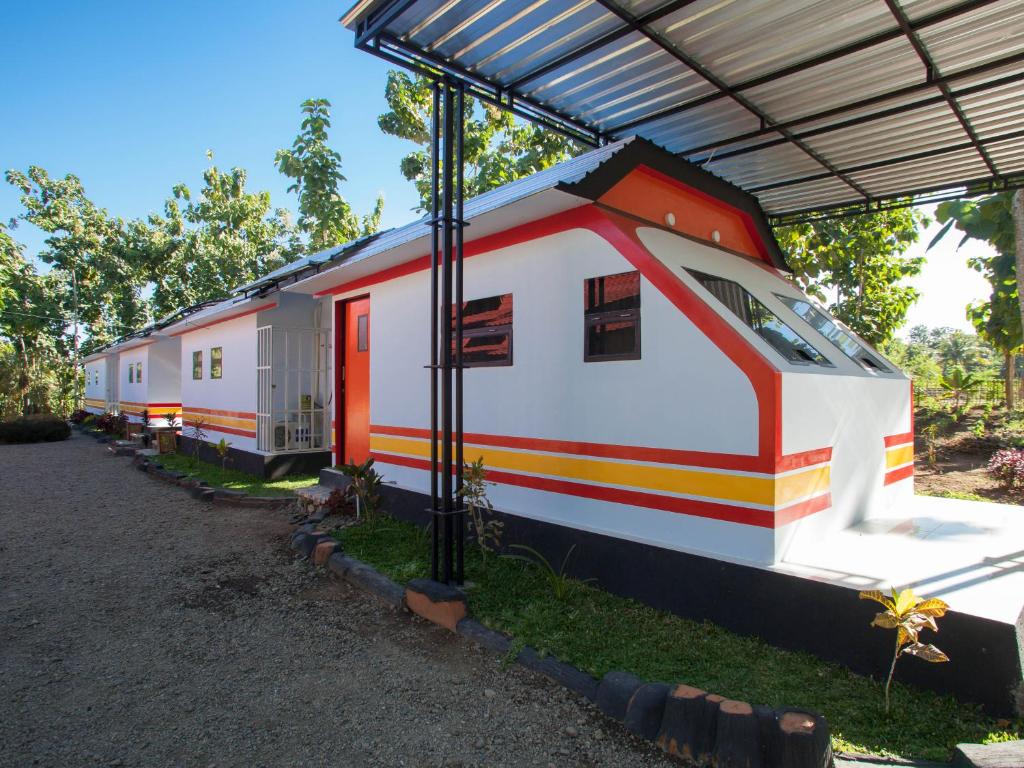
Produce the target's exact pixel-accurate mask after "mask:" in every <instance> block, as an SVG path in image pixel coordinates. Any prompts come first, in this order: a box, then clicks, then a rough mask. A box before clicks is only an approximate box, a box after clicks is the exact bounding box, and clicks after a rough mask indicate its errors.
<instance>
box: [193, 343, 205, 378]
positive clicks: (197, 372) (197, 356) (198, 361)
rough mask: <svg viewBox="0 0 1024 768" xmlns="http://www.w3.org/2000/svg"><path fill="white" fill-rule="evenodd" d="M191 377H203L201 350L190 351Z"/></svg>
mask: <svg viewBox="0 0 1024 768" xmlns="http://www.w3.org/2000/svg"><path fill="white" fill-rule="evenodd" d="M192 378H193V379H201V378H203V351H202V350H198V351H196V352H193V353H192Z"/></svg>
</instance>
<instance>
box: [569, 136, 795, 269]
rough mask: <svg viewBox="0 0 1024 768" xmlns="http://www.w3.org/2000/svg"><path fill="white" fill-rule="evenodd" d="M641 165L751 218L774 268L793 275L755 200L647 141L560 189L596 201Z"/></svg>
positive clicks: (633, 144) (639, 141)
mask: <svg viewBox="0 0 1024 768" xmlns="http://www.w3.org/2000/svg"><path fill="white" fill-rule="evenodd" d="M640 165H646V166H648V167H649V168H653V169H654V170H656V171H658V172H660V173H663V174H665V175H666V176H668V177H669V178H672V179H675V180H676V181H679V182H682V183H683V184H686V185H687V186H690V187H693V188H694V189H698V190H700V191H701V192H705V193H707V194H709V195H711V196H712V197H714V198H717V199H718V200H721V201H722V202H723V203H725V204H726V205H729V206H732V207H733V208H736V209H737V210H739V211H742V212H743V213H745V214H747V215H748V216H750V219H751V221H753V223H754V228H755V229H756V230H757V234H758V235H759V236H760V237H761V240H762V241H763V242H764V244H765V247H766V248H767V249H768V255H769V257H770V258H771V260H772V264H773V265H774V266H775V267H778V268H779V269H784V270H786V271H787V272H792V271H793V270H792V269H791V268H790V266H789V264H787V263H786V256H785V254H784V253H783V252H782V249H781V248H780V247H779V243H778V241H777V240H776V239H775V234H774V233H773V232H772V228H771V226H769V224H768V217H767V216H766V215H765V212H764V211H763V210H762V209H761V205H760V204H759V203H758V202H757V198H756V197H754V196H753V195H751V194H750V193H749V192H744V191H743V190H742V189H740V188H739V187H737V186H736V185H735V184H731V183H730V182H728V181H725V180H724V179H721V178H719V177H718V176H715V175H714V174H713V173H710V172H708V171H705V170H704V169H703V168H700V167H698V166H696V165H694V164H693V163H691V162H689V161H688V160H684V159H683V158H681V157H679V156H678V155H674V154H672V153H671V152H669V151H668V150H666V149H662V148H661V147H659V146H658V145H657V144H655V143H653V142H651V141H648V140H647V139H644V138H640V137H637V138H634V139H633V140H632V141H630V142H629V143H627V144H625V145H624V146H623V147H622V148H621V149H620V150H619V151H618V152H616V153H615V154H614V155H612V156H611V157H609V158H608V159H607V160H605V161H604V162H603V163H601V164H600V165H599V166H597V168H595V169H594V170H593V171H591V172H590V173H589V174H587V175H586V176H585V177H583V178H582V179H580V180H579V181H577V182H575V183H570V184H566V183H564V182H563V183H560V184H559V185H558V189H561V190H563V191H565V192H568V193H570V194H573V195H578V196H580V197H585V198H587V199H589V200H597V199H598V198H600V197H601V196H602V195H603V194H605V193H606V192H607V191H608V190H610V189H611V188H612V187H613V186H615V185H616V184H617V183H619V182H620V181H621V180H622V179H623V178H625V177H626V175H628V174H629V173H630V172H631V171H632V170H634V169H635V168H637V166H640Z"/></svg>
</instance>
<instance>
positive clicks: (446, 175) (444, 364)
mask: <svg viewBox="0 0 1024 768" xmlns="http://www.w3.org/2000/svg"><path fill="white" fill-rule="evenodd" d="M443 95H444V109H443V116H444V138H443V145H444V146H443V150H442V151H443V153H444V154H443V156H442V160H441V178H442V184H441V186H442V189H443V190H444V192H443V195H442V197H443V201H444V206H443V207H444V215H443V217H442V219H443V221H444V229H443V230H442V240H443V244H442V246H441V248H442V251H443V261H442V262H441V515H442V517H441V523H442V525H441V530H442V539H443V545H442V546H443V547H444V557H443V564H444V572H443V579H444V582H445V583H446V584H451V583H452V577H453V575H454V574H453V568H452V566H453V563H452V544H453V541H452V512H453V511H454V510H453V507H452V469H453V463H452V261H453V259H452V256H453V255H454V241H453V235H454V232H453V231H452V229H453V228H452V213H453V212H454V205H453V202H454V200H453V198H452V195H453V194H454V187H455V184H454V179H453V178H452V177H453V175H454V174H453V173H452V170H453V167H454V165H455V157H454V155H455V152H454V149H455V147H454V145H453V141H452V139H453V134H454V133H455V119H454V118H455V115H454V108H453V105H452V88H451V84H450V83H448V82H445V84H444V94H443Z"/></svg>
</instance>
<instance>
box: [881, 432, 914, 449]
mask: <svg viewBox="0 0 1024 768" xmlns="http://www.w3.org/2000/svg"><path fill="white" fill-rule="evenodd" d="M912 442H914V433H913V432H904V433H903V434H902V435H889V436H888V437H886V438H885V447H886V448H892V447H893V446H894V445H906V444H907V443H912Z"/></svg>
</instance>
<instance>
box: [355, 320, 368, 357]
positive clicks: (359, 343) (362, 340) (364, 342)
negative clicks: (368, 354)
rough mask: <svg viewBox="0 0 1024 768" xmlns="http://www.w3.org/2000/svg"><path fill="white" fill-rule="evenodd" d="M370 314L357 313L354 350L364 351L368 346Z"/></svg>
mask: <svg viewBox="0 0 1024 768" xmlns="http://www.w3.org/2000/svg"><path fill="white" fill-rule="evenodd" d="M369 328H370V316H369V315H359V316H358V317H357V318H356V352H365V351H366V350H368V349H369V348H370V336H369V333H368V331H369Z"/></svg>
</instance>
